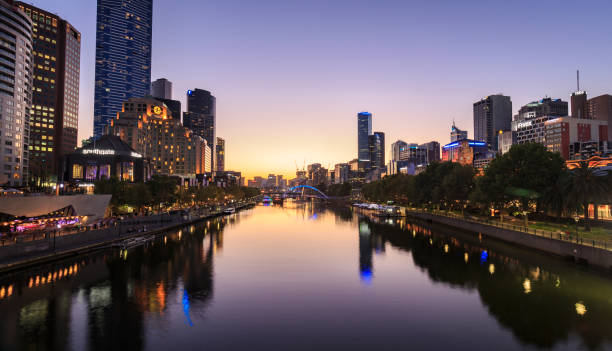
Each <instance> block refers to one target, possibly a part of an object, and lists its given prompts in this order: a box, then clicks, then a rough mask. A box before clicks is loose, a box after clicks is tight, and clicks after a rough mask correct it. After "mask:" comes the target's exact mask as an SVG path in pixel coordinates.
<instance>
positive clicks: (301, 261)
mask: <svg viewBox="0 0 612 351" xmlns="http://www.w3.org/2000/svg"><path fill="white" fill-rule="evenodd" d="M259 218H265V220H258V219H259ZM245 219H248V220H245ZM275 221H277V222H278V223H285V224H284V225H285V227H282V226H281V224H276V222H275ZM296 233H297V234H296ZM291 235H293V236H291ZM356 264H357V268H358V274H357V273H356ZM345 268H346V269H345ZM457 292H459V293H460V294H456V293H457ZM458 296H459V297H458ZM466 297H467V298H466ZM471 297H475V298H474V299H470V298H471ZM470 301H475V303H474V304H472V305H466V306H465V308H463V309H462V307H464V306H457V304H468V303H469V302H470ZM421 306H427V308H426V307H421ZM421 308H423V310H422V311H421ZM449 311H461V313H456V312H455V313H454V314H453V313H450V312H449ZM0 315H1V316H2V324H1V325H0V350H20V349H36V350H51V349H56V350H63V349H73V350H86V349H89V350H108V349H111V350H115V349H130V350H142V349H151V350H158V349H167V348H168V347H176V348H179V347H180V348H187V349H191V348H194V347H200V346H201V345H206V346H207V347H209V348H211V349H236V348H241V349H300V348H301V349H326V348H331V349H345V348H350V349H368V350H372V349H403V348H408V347H413V348H416V349H420V348H438V349H445V348H447V349H451V348H457V345H458V344H457V343H456V340H458V339H457V338H458V337H457V335H459V336H460V337H461V338H463V339H462V340H482V339H486V338H489V339H491V340H494V343H493V344H491V343H489V344H487V343H485V342H483V344H482V345H479V344H478V343H472V344H469V346H470V348H474V349H490V348H491V345H496V347H494V349H495V348H497V349H524V348H527V347H530V348H536V349H556V348H559V349H562V348H569V349H571V348H575V347H577V346H583V347H584V348H586V349H591V350H596V349H603V348H607V347H608V348H609V347H610V346H611V345H612V323H610V316H611V315H612V279H610V277H609V276H607V275H600V274H598V273H595V272H590V271H586V270H584V269H579V268H577V267H576V266H573V265H569V264H566V263H564V262H563V261H560V260H556V259H551V258H550V257H546V256H543V255H539V254H537V253H533V252H529V251H524V250H521V249H517V248H515V247H512V246H509V245H505V244H503V243H500V242H496V241H491V240H488V239H486V238H483V237H482V236H481V235H478V233H473V234H470V233H463V232H454V231H452V230H449V229H448V228H445V227H438V226H435V225H431V224H426V223H418V222H410V221H406V220H405V219H399V220H388V219H377V218H368V217H363V216H358V215H356V214H354V213H353V212H352V210H351V209H350V208H347V207H338V208H326V207H325V206H324V205H322V204H320V203H316V202H291V201H290V202H287V203H285V204H284V205H283V207H279V206H269V207H260V208H256V209H255V210H253V211H248V212H240V213H237V214H234V215H231V216H227V217H223V218H219V219H217V220H210V221H207V222H203V223H201V224H199V225H196V226H189V227H186V228H183V229H181V230H177V231H173V232H169V233H166V235H164V236H162V237H160V238H159V239H158V240H156V241H155V242H152V243H151V244H149V245H147V246H145V247H141V248H136V249H133V250H128V251H118V250H108V251H103V252H97V253H94V254H89V255H85V256H82V257H78V258H74V259H70V260H65V261H62V262H58V263H55V264H52V265H47V266H43V267H38V268H36V269H32V270H28V271H25V272H20V273H16V274H12V275H10V276H4V277H0ZM500 327H501V328H500ZM427 333H429V334H427ZM372 334H374V335H377V337H376V338H371V337H369V336H370V335H372ZM304 335H307V337H305V336H304ZM423 335H427V337H423ZM247 340H248V341H247ZM407 340H408V341H407ZM499 340H503V342H499ZM498 342H499V343H498ZM466 345H467V344H466Z"/></svg>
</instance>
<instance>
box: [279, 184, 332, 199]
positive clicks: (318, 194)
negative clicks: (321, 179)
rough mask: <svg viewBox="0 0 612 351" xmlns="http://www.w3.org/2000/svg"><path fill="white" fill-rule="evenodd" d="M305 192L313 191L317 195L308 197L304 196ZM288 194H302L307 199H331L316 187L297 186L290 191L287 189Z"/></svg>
mask: <svg viewBox="0 0 612 351" xmlns="http://www.w3.org/2000/svg"><path fill="white" fill-rule="evenodd" d="M304 190H313V191H314V192H315V194H316V195H310V194H308V195H306V194H304ZM287 193H288V194H300V195H302V196H307V197H316V198H321V199H329V197H328V196H327V195H325V193H324V192H322V191H321V190H319V189H317V188H315V187H314V186H310V185H297V186H294V187H291V188H289V189H287Z"/></svg>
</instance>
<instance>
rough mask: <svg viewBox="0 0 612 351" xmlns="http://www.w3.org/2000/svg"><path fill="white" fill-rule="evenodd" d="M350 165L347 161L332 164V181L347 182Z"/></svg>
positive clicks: (337, 182)
mask: <svg viewBox="0 0 612 351" xmlns="http://www.w3.org/2000/svg"><path fill="white" fill-rule="evenodd" d="M350 170H351V168H350V166H349V165H348V163H338V164H336V165H335V166H334V183H336V184H342V183H346V182H348V179H349V173H350Z"/></svg>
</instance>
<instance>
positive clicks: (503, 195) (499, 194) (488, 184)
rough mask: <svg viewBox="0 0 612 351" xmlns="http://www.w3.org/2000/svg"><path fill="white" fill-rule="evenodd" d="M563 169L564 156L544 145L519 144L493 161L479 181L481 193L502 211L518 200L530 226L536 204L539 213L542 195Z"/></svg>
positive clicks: (554, 182) (556, 179)
mask: <svg viewBox="0 0 612 351" xmlns="http://www.w3.org/2000/svg"><path fill="white" fill-rule="evenodd" d="M564 169H565V163H564V161H563V158H561V155H560V154H558V153H553V152H550V151H548V150H547V149H546V147H545V146H544V145H542V144H538V143H526V144H516V145H513V146H512V147H511V148H510V150H509V151H508V152H507V153H505V154H503V155H501V156H499V157H497V158H496V159H494V160H493V161H491V163H490V164H489V166H488V167H487V168H486V169H485V172H484V176H483V178H484V179H482V180H481V181H479V186H480V187H481V190H480V191H481V193H482V194H484V195H485V196H486V198H487V201H488V202H489V203H492V204H496V205H497V206H500V208H502V209H503V207H504V206H505V205H507V203H508V202H509V201H511V200H517V201H519V203H520V205H521V208H522V210H523V213H524V215H525V224H526V225H527V213H528V212H529V211H530V209H531V208H532V206H533V205H535V206H536V211H537V210H538V209H539V207H540V206H541V205H542V200H541V199H540V198H541V196H542V194H546V193H547V192H548V191H549V189H550V187H551V186H552V185H554V184H556V183H557V181H558V179H559V176H560V175H561V173H562V172H563V170H564Z"/></svg>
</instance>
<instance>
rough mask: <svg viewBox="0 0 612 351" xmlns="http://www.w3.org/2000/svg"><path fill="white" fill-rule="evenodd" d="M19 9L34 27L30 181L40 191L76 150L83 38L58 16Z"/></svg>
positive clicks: (30, 6)
mask: <svg viewBox="0 0 612 351" xmlns="http://www.w3.org/2000/svg"><path fill="white" fill-rule="evenodd" d="M17 5H18V6H19V7H20V8H21V9H22V10H23V11H24V12H25V13H26V14H27V15H28V17H30V18H31V19H32V23H33V25H34V27H33V31H34V34H35V35H34V39H33V41H32V43H33V56H34V61H33V63H34V65H33V66H34V80H33V83H34V84H33V89H32V108H31V124H30V145H29V154H30V161H29V163H30V179H31V180H32V181H33V182H34V184H37V185H42V184H44V183H45V182H48V181H53V180H54V178H55V177H56V175H57V174H58V173H59V166H60V164H61V158H62V156H63V155H66V154H69V153H71V152H73V151H74V149H75V148H76V147H77V130H78V126H79V77H80V62H81V60H80V57H81V34H80V33H79V31H77V30H76V29H75V28H74V27H73V26H72V25H70V23H68V22H67V21H65V20H63V19H62V18H60V17H58V16H57V15H55V14H52V13H50V12H47V11H45V10H41V9H39V8H37V7H34V6H32V5H29V4H26V3H23V2H18V3H17Z"/></svg>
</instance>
